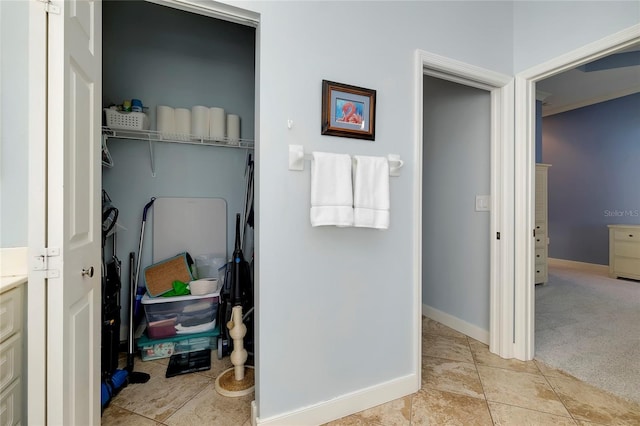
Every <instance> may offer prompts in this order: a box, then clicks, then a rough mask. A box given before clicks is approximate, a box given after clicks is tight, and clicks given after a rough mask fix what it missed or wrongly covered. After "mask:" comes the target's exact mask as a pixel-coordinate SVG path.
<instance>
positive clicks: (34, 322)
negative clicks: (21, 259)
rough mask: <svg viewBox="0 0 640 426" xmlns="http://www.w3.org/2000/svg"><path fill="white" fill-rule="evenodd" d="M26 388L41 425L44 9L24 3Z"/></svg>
mask: <svg viewBox="0 0 640 426" xmlns="http://www.w3.org/2000/svg"><path fill="white" fill-rule="evenodd" d="M28 32H29V52H28V55H29V76H28V85H29V97H28V109H29V117H30V118H31V119H30V123H29V128H28V144H29V151H28V156H29V169H28V184H27V185H28V186H27V187H28V191H29V194H28V219H27V229H28V237H27V240H28V244H29V247H28V262H27V268H28V269H27V270H28V272H27V274H28V285H27V324H28V327H29V332H28V333H27V347H28V348H29V350H28V351H27V366H28V370H29V374H27V389H28V395H29V397H28V398H27V400H26V404H27V412H28V422H29V423H31V424H37V425H44V424H46V418H47V417H46V414H47V413H46V406H47V393H46V385H47V368H46V366H47V357H46V353H47V332H46V330H47V286H46V279H45V274H44V273H43V272H42V271H37V270H36V268H37V267H38V265H37V263H36V259H38V257H39V256H40V255H42V254H43V253H42V251H43V248H44V247H47V226H46V224H47V214H46V212H47V198H46V195H47V191H46V188H47V154H46V153H47V124H46V123H47V105H46V101H45V100H46V99H47V76H46V73H43V72H42V70H46V69H47V60H46V58H47V12H46V11H45V8H44V4H43V3H40V2H36V1H30V2H29V30H28Z"/></svg>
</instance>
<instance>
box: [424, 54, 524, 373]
mask: <svg viewBox="0 0 640 426" xmlns="http://www.w3.org/2000/svg"><path fill="white" fill-rule="evenodd" d="M415 64H416V66H415V87H416V92H415V93H416V97H415V114H416V116H415V123H416V134H415V143H414V158H415V160H416V168H415V173H414V188H415V192H414V194H413V200H414V219H413V227H414V230H415V235H416V237H415V240H414V244H415V245H414V249H413V253H414V265H415V273H414V280H415V292H414V295H415V296H414V297H415V303H416V311H417V312H420V311H421V305H422V296H421V294H422V291H421V290H422V169H423V161H422V146H423V76H424V75H431V76H434V77H437V78H441V79H443V80H448V81H452V82H455V83H459V84H463V85H465V86H471V87H475V88H478V89H482V90H486V91H488V92H489V93H490V95H491V136H490V138H491V178H490V182H491V184H490V185H491V186H490V188H491V203H490V224H489V228H490V233H489V235H490V277H489V288H490V290H489V291H490V302H489V305H490V306H489V316H490V318H489V339H488V340H489V342H488V343H489V350H490V351H491V352H493V353H496V354H498V355H500V356H501V357H503V358H511V357H513V354H514V342H513V324H514V320H513V316H514V315H513V308H514V305H513V294H514V293H513V292H514V286H513V264H514V258H513V253H514V252H513V241H514V239H513V236H514V231H513V228H514V222H513V203H514V198H513V172H514V170H513V160H512V159H513V142H512V141H513V120H512V117H513V107H514V105H513V93H514V80H513V78H512V77H511V76H508V75H504V74H501V73H498V72H495V71H491V70H487V69H484V68H480V67H477V66H474V65H470V64H466V63H464V62H460V61H456V60H454V59H450V58H446V57H443V56H439V55H436V54H433V53H429V52H426V51H423V50H417V51H416V54H415ZM498 232H500V239H499V240H498V239H497V233H498ZM417 321H420V316H419V315H418V316H417ZM420 329H421V328H420V327H417V330H418V331H417V335H416V336H415V341H416V342H417V343H416V345H417V352H418V356H417V363H418V365H417V370H416V371H420V368H421V366H420V362H421V356H420V344H419V342H420V341H421V335H420ZM478 337H479V336H478ZM478 337H476V338H478ZM480 340H486V339H480Z"/></svg>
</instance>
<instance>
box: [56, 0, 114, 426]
mask: <svg viewBox="0 0 640 426" xmlns="http://www.w3.org/2000/svg"><path fill="white" fill-rule="evenodd" d="M52 6H53V9H51V12H50V13H49V16H48V19H49V27H48V28H49V29H48V65H47V68H48V89H47V125H48V126H47V127H48V130H47V143H48V147H47V154H48V158H47V167H48V172H47V179H48V181H47V200H48V201H47V240H48V241H47V246H48V248H49V250H50V254H51V249H59V255H58V256H56V255H55V254H56V253H53V254H54V256H52V257H51V258H50V260H49V262H50V263H49V270H54V271H55V270H57V271H58V273H59V276H58V277H51V274H50V275H49V280H48V284H47V424H49V425H94V424H99V423H100V315H101V313H100V307H101V300H100V299H101V282H100V275H101V271H100V266H101V262H100V249H101V248H100V246H101V219H100V218H101V214H100V213H101V210H102V207H101V196H100V194H101V188H102V182H101V177H102V175H101V161H100V156H101V143H100V132H101V130H100V128H101V124H102V123H101V109H100V104H101V102H102V4H101V3H100V2H99V1H87V0H82V1H80V0H67V1H54V2H53V3H52ZM54 274H55V273H54Z"/></svg>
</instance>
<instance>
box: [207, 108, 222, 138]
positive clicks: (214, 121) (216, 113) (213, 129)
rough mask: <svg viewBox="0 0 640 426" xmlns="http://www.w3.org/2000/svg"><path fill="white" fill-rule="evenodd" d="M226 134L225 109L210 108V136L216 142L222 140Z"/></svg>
mask: <svg viewBox="0 0 640 426" xmlns="http://www.w3.org/2000/svg"><path fill="white" fill-rule="evenodd" d="M225 133H226V127H225V120H224V108H220V107H212V108H209V136H210V137H211V138H213V139H216V140H222V139H224V135H225Z"/></svg>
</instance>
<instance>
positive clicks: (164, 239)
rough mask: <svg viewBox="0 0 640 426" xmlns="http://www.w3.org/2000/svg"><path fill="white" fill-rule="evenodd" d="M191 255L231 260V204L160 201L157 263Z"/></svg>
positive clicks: (155, 208)
mask: <svg viewBox="0 0 640 426" xmlns="http://www.w3.org/2000/svg"><path fill="white" fill-rule="evenodd" d="M185 251H186V252H187V253H189V254H190V255H191V256H192V257H193V258H194V259H195V257H196V256H197V255H200V254H215V255H218V256H220V257H223V258H225V259H226V258H227V202H226V201H225V200H224V199H222V198H172V197H158V198H156V200H155V202H154V204H153V262H154V263H155V262H160V261H162V260H164V259H168V258H170V257H173V256H175V255H176V254H178V253H181V252H185Z"/></svg>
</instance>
